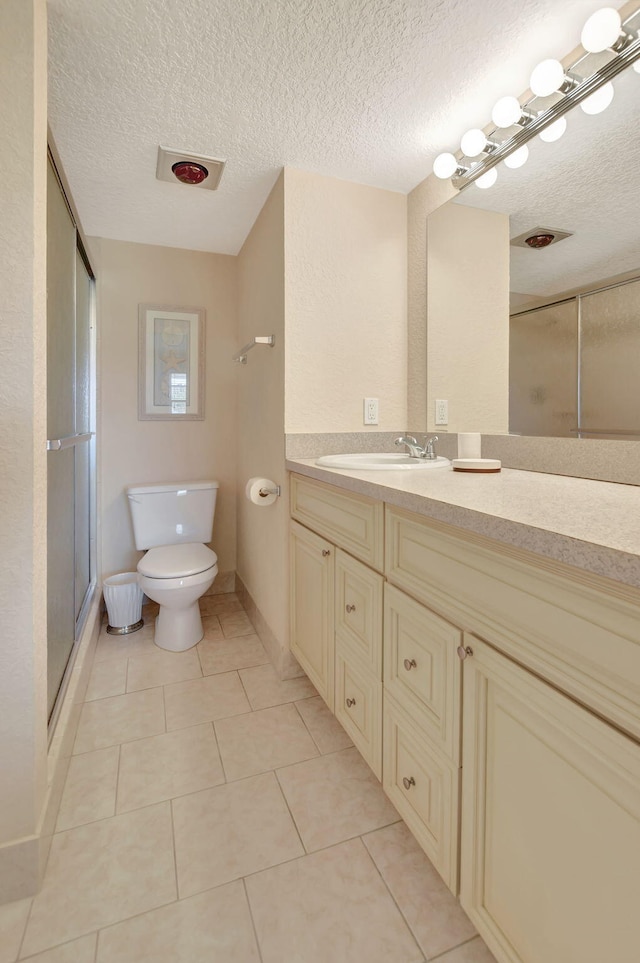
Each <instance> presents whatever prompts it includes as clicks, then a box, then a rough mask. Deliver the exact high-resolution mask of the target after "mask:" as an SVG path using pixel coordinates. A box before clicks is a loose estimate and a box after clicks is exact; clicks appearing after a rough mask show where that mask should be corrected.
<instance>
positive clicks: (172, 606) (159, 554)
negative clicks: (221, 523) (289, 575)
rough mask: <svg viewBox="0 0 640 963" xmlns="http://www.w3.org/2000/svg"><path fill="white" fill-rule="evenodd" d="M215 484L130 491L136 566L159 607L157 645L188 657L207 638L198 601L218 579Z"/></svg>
mask: <svg viewBox="0 0 640 963" xmlns="http://www.w3.org/2000/svg"><path fill="white" fill-rule="evenodd" d="M217 488H218V483H217V482H188V483H180V484H176V483H170V484H160V485H147V486H144V487H141V486H139V487H135V488H128V489H127V497H128V499H129V506H130V509H131V517H132V521H133V528H134V535H135V542H136V548H138V549H147V550H148V551H147V552H146V554H145V555H143V556H142V558H141V559H140V561H139V562H138V584H139V586H140V588H141V589H142V591H143V592H144V593H145V595H146V596H147V597H148V598H150V599H152V601H154V602H157V603H158V605H159V606H160V611H159V613H158V616H157V618H156V629H155V636H154V642H155V644H156V645H158V646H159V647H160V648H161V649H168V650H169V651H170V652H184V651H185V650H186V649H190V648H191V647H192V646H194V645H196V644H197V643H198V642H199V641H200V639H201V638H202V637H203V635H204V631H203V628H202V619H201V618H200V607H199V605H198V599H199V598H200V596H201V595H204V593H205V592H206V591H207V590H208V589H209V588H210V587H211V585H212V584H213V580H214V579H215V577H216V575H217V574H218V557H217V555H216V553H215V552H213V551H212V550H211V549H210V548H208V546H207V545H205V544H204V542H203V541H198V539H205V540H207V541H208V540H209V539H210V538H211V533H212V527H213V516H214V510H215V502H216V493H217Z"/></svg>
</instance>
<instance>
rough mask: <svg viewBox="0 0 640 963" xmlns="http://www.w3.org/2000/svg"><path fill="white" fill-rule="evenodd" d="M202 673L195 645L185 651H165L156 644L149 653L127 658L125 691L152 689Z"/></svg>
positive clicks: (194, 677)
mask: <svg viewBox="0 0 640 963" xmlns="http://www.w3.org/2000/svg"><path fill="white" fill-rule="evenodd" d="M201 675H202V670H201V668H200V662H199V660H198V653H197V652H196V649H195V647H194V648H193V649H187V651H186V652H167V651H166V650H164V649H159V648H158V647H157V646H156V651H155V652H153V653H150V654H149V655H138V656H133V658H130V659H129V669H128V672H127V692H137V691H139V690H140V689H153V688H155V687H156V686H159V685H169V684H170V683H171V682H184V680H185V679H196V678H197V677H198V676H201Z"/></svg>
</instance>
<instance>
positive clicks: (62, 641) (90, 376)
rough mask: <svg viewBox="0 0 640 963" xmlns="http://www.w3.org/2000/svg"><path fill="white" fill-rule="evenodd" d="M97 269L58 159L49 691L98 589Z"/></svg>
mask: <svg viewBox="0 0 640 963" xmlns="http://www.w3.org/2000/svg"><path fill="white" fill-rule="evenodd" d="M93 288H94V276H93V272H92V270H91V267H90V264H89V261H88V258H87V256H86V253H85V251H84V248H83V246H82V243H81V241H80V238H79V235H78V231H77V228H76V224H75V220H74V217H73V214H72V211H71V208H70V206H69V204H68V202H67V198H66V195H65V193H64V191H63V188H62V185H61V182H60V180H59V177H58V175H57V171H56V168H55V165H54V162H53V159H52V158H51V157H50V158H49V169H48V183H47V437H48V441H47V449H48V455H47V697H48V715H49V719H50V722H51V721H53V720H54V718H55V709H56V705H57V704H59V702H60V701H61V700H60V699H59V696H60V695H61V694H62V693H63V691H64V688H65V681H66V678H67V673H68V672H69V671H70V669H71V666H72V664H73V659H72V655H73V652H74V646H75V644H76V642H77V640H78V639H79V638H80V634H81V631H82V627H83V624H84V620H85V616H86V612H87V610H88V606H89V603H90V601H91V598H92V595H93V591H94V590H95V551H94V549H95V503H96V499H95V482H94V477H95V472H94V463H95V457H94V434H93V424H94V368H95V365H94V362H93V357H94V337H93V336H94V324H93V314H94V291H93Z"/></svg>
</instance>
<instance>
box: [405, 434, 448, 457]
mask: <svg viewBox="0 0 640 963" xmlns="http://www.w3.org/2000/svg"><path fill="white" fill-rule="evenodd" d="M437 440H438V436H437V435H433V437H432V438H426V437H425V441H424V448H423V447H422V446H421V445H419V444H418V442H417V441H416V439H415V438H414V437H413V435H402V436H401V437H400V438H396V441H395V443H396V445H406V446H407V448H408V449H409V455H410V456H411V458H426V459H427V461H434V459H436V458H437V457H438V456H437V455H436V453H435V451H434V450H433V446H434V443H435V442H436V441H437Z"/></svg>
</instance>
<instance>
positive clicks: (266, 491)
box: [260, 485, 280, 498]
mask: <svg viewBox="0 0 640 963" xmlns="http://www.w3.org/2000/svg"><path fill="white" fill-rule="evenodd" d="M268 495H277V496H278V498H279V497H280V485H274V486H273V488H261V489H260V497H261V498H266V497H267V496H268Z"/></svg>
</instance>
